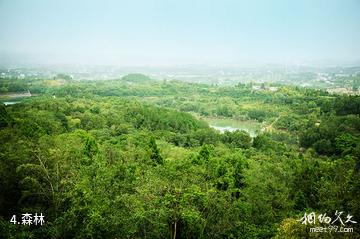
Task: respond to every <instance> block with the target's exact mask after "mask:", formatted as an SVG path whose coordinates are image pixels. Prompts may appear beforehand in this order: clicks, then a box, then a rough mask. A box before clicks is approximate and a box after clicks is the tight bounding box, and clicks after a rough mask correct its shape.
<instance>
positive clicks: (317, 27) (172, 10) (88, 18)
mask: <svg viewBox="0 0 360 239" xmlns="http://www.w3.org/2000/svg"><path fill="white" fill-rule="evenodd" d="M9 56H16V57H18V58H21V57H25V58H28V59H32V60H34V61H37V62H42V63H68V64H102V65H106V64H111V65H179V64H208V65H249V64H250V65H251V64H263V63H283V64H299V63H300V64H301V63H306V62H313V61H318V60H333V61H338V62H347V61H354V60H359V59H360V57H359V56H360V0H324V1H322V0H304V1H300V0H299V1H289V0H272V1H270V0H263V1H262V0H249V1H241V0H218V1H215V0H214V1H212V0H199V1H197V0H178V1H171V0H154V1H151V0H148V1H145V0H142V1H140V0H129V1H122V0H119V1H116V0H102V1H101V0H98V1H95V0H78V1H75V0H56V1H55V0H0V57H2V59H4V58H6V57H9Z"/></svg>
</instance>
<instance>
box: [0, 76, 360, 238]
mask: <svg viewBox="0 0 360 239" xmlns="http://www.w3.org/2000/svg"><path fill="white" fill-rule="evenodd" d="M61 78H62V81H61V82H60V83H59V82H58V83H56V84H55V83H54V82H52V83H51V84H49V80H48V79H38V80H34V79H24V80H15V79H13V80H6V81H5V80H4V81H1V82H0V83H1V85H0V88H2V89H3V90H2V91H4V92H11V91H24V90H28V89H29V90H30V92H31V93H33V94H36V96H33V97H28V98H23V99H18V100H19V102H20V103H18V104H14V105H8V106H4V105H0V142H1V144H0V189H1V193H0V205H1V207H0V210H1V211H0V235H1V236H3V237H5V238H272V237H275V238H318V236H319V234H311V233H310V232H309V230H308V228H307V226H305V225H303V224H301V222H299V221H298V220H299V219H301V218H302V217H303V216H304V213H305V212H307V213H310V212H316V213H319V214H320V213H326V214H327V215H329V216H333V217H334V213H335V212H336V211H343V212H344V214H343V217H344V218H343V220H344V221H345V220H346V215H347V214H350V215H353V220H355V221H358V222H359V221H360V218H359V215H360V205H359V202H360V140H359V139H360V118H359V114H360V97H358V96H335V95H329V94H328V93H326V92H325V91H321V90H312V89H306V88H299V87H290V86H278V89H277V91H275V92H274V91H270V90H266V89H265V90H261V91H254V90H253V89H252V86H251V84H238V85H236V86H231V87H230V86H229V87H220V86H210V85H205V84H191V83H182V82H178V81H156V80H154V79H151V78H149V77H147V76H144V75H141V74H132V75H128V76H125V77H123V78H121V79H117V80H109V81H74V80H72V79H71V77H65V76H62V77H61ZM65 78H66V80H64V79H65ZM51 81H57V79H52V80H51ZM5 88H6V90H5ZM4 99H5V98H4ZM202 119H205V120H202ZM207 119H213V120H225V121H226V120H228V121H230V122H234V121H236V122H237V124H241V122H245V123H246V122H247V123H249V122H252V124H254V126H253V127H254V128H256V131H257V135H256V137H251V136H250V135H249V134H248V133H247V132H245V131H241V130H235V131H233V132H228V131H226V132H225V133H220V132H219V131H217V130H215V129H213V128H211V127H210V126H209V125H208V123H206V120H207ZM239 128H241V127H239ZM22 213H32V214H35V213H43V214H44V215H45V221H46V223H45V224H44V225H42V226H35V225H31V226H30V227H29V226H27V225H14V224H13V223H11V222H10V219H11V218H12V216H13V215H17V218H18V220H20V219H21V215H22ZM344 215H345V216H344ZM333 219H334V218H333ZM348 226H351V227H353V228H354V232H352V233H349V234H346V233H345V234H344V235H343V236H344V238H357V237H359V236H360V228H359V226H358V224H348ZM322 236H329V238H332V236H334V234H332V235H330V234H322Z"/></svg>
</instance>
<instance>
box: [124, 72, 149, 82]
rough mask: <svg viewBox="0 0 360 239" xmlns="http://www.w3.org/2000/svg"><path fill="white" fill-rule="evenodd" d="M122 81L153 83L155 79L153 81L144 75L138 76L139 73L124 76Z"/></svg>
mask: <svg viewBox="0 0 360 239" xmlns="http://www.w3.org/2000/svg"><path fill="white" fill-rule="evenodd" d="M121 80H122V81H127V82H140V83H141V82H148V81H152V80H153V79H151V78H150V77H148V76H146V75H143V74H138V73H134V74H128V75H126V76H123V77H122V78H121Z"/></svg>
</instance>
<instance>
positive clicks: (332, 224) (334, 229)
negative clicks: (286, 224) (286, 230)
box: [298, 211, 357, 233]
mask: <svg viewBox="0 0 360 239" xmlns="http://www.w3.org/2000/svg"><path fill="white" fill-rule="evenodd" d="M343 213H344V212H342V211H336V212H335V214H334V215H333V216H332V217H330V216H327V215H326V213H324V214H316V213H315V212H311V213H306V212H305V214H304V216H303V217H302V218H301V219H300V220H298V221H300V222H301V223H302V224H305V225H314V227H310V229H309V231H310V233H316V232H317V233H319V232H324V233H351V232H354V228H353V227H351V225H353V224H356V223H357V221H355V220H354V219H353V216H352V215H350V214H347V215H346V214H344V215H343ZM345 215H346V216H345ZM317 223H320V225H319V224H317Z"/></svg>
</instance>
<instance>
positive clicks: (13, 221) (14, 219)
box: [10, 215, 16, 224]
mask: <svg viewBox="0 0 360 239" xmlns="http://www.w3.org/2000/svg"><path fill="white" fill-rule="evenodd" d="M10 222H12V223H14V224H16V215H13V216H12V218H11V220H10Z"/></svg>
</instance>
